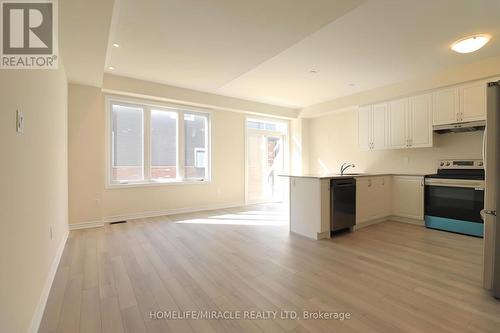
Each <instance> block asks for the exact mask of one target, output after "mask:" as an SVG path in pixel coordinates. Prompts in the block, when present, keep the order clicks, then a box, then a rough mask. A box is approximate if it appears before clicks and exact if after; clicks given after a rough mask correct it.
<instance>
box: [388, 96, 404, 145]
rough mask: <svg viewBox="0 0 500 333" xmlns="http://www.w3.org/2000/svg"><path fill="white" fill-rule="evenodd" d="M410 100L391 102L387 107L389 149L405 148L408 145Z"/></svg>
mask: <svg viewBox="0 0 500 333" xmlns="http://www.w3.org/2000/svg"><path fill="white" fill-rule="evenodd" d="M407 112H408V98H403V99H398V100H395V101H390V102H389V103H388V106H387V127H388V135H387V147H389V148H405V147H406V145H407V133H406V132H407V126H406V122H407V119H406V118H407Z"/></svg>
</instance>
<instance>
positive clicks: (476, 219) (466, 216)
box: [424, 160, 484, 237]
mask: <svg viewBox="0 0 500 333" xmlns="http://www.w3.org/2000/svg"><path fill="white" fill-rule="evenodd" d="M483 208H484V166H483V161H482V160H442V161H439V166H438V171H437V173H436V174H433V175H427V176H425V213H424V214H425V226H426V227H427V228H432V229H439V230H444V231H450V232H455V233H460V234H465V235H471V236H476V237H483V220H482V219H481V210H482V209H483Z"/></svg>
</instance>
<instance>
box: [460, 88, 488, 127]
mask: <svg viewBox="0 0 500 333" xmlns="http://www.w3.org/2000/svg"><path fill="white" fill-rule="evenodd" d="M485 119H486V83H485V82H476V83H473V84H469V85H465V86H462V87H460V121H463V122H465V121H474V120H485Z"/></svg>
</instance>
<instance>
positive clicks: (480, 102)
mask: <svg viewBox="0 0 500 333" xmlns="http://www.w3.org/2000/svg"><path fill="white" fill-rule="evenodd" d="M433 99H434V107H433V109H434V112H433V125H447V124H454V123H462V122H467V121H476V120H485V119H486V82H485V81H479V82H474V83H468V84H464V85H461V86H458V87H453V88H447V89H443V90H438V91H436V92H434V93H433Z"/></svg>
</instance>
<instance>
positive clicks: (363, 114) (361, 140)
mask: <svg viewBox="0 0 500 333" xmlns="http://www.w3.org/2000/svg"><path fill="white" fill-rule="evenodd" d="M370 118H371V106H362V107H360V108H359V109H358V145H359V148H360V149H363V150H368V149H370V148H371V142H372V141H371V121H370Z"/></svg>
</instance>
